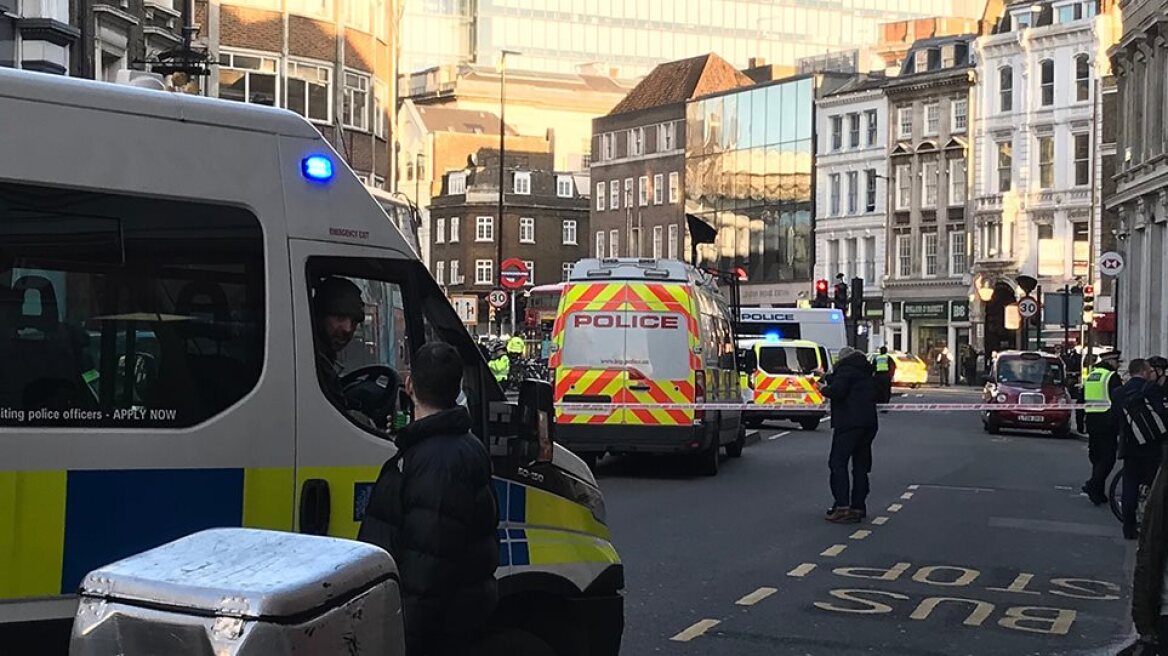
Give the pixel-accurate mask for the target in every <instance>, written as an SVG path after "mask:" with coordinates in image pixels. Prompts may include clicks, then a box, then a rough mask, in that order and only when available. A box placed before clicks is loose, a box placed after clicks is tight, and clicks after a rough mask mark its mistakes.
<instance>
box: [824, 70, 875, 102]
mask: <svg viewBox="0 0 1168 656" xmlns="http://www.w3.org/2000/svg"><path fill="white" fill-rule="evenodd" d="M887 83H888V78H887V77H885V76H884V75H857V76H856V77H854V78H852V79H850V80H848V81H847V82H845V83H844V84H843V86H841V87H839V88H838V89H835V90H834V91H831V92H830V93H825V94H823V95H824V97H825V98H830V97H832V96H842V95H845V94H849V93H859V92H861V91H871V90H874V89H880V88H882V87H883V86H884V85H885V84H887Z"/></svg>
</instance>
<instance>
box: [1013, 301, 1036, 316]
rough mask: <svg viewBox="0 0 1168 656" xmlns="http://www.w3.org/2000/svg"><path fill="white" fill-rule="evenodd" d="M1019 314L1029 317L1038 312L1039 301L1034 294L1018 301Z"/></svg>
mask: <svg viewBox="0 0 1168 656" xmlns="http://www.w3.org/2000/svg"><path fill="white" fill-rule="evenodd" d="M1018 314H1020V315H1022V316H1023V317H1026V318H1027V319H1029V318H1030V317H1033V316H1034V315H1036V314H1038V301H1037V300H1036V299H1035V298H1034V297H1033V296H1023V297H1022V300H1020V301H1018Z"/></svg>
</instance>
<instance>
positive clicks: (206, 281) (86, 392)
mask: <svg viewBox="0 0 1168 656" xmlns="http://www.w3.org/2000/svg"><path fill="white" fill-rule="evenodd" d="M0 116H3V117H4V118H3V120H0V152H3V153H5V156H4V157H0V651H5V652H7V651H8V650H10V649H12V650H15V651H14V652H13V653H37V654H46V653H54V652H57V651H61V650H63V645H64V642H65V641H66V640H67V637H68V627H69V622H70V618H71V617H72V616H73V614H74V612H75V610H76V604H77V601H76V596H75V592H76V590H77V586H78V583H79V582H80V581H81V579H82V577H83V576H84V575H85V574H86V573H87V572H89V571H91V570H93V569H96V568H98V567H100V566H102V565H104V564H106V563H110V562H113V561H115V560H118V559H121V558H123V557H126V556H129V555H131V554H134V553H138V552H141V551H144V550H146V549H149V548H151V547H154V546H157V545H160V544H163V543H165V542H168V541H170V540H173V539H175V538H178V537H180V536H183V535H187V534H190V533H193V532H196V531H199V530H202V529H205V528H210V527H222V526H249V527H258V528H267V529H276V530H286V531H300V532H305V533H314V534H327V535H333V536H340V537H349V538H352V537H355V536H356V534H357V529H358V527H359V525H360V522H361V519H362V517H363V513H364V505H365V503H366V501H367V500H368V497H369V494H370V492H371V490H372V485H373V482H374V481H375V480H376V477H377V474H378V471H379V469H380V467H381V465H382V463H384V462H385V461H386V460H387V459H389V458H390V457H392V456H393V454H394V451H395V449H394V446H393V443H392V441H391V440H389V439H387V434H388V432H389V431H390V430H391V429H392V427H393V424H394V419H395V418H400V417H402V413H403V412H405V411H406V408H405V406H404V404H403V403H402V402H401V401H400V398H401V397H400V395H399V393H398V389H397V387H398V383H399V382H400V381H401V380H403V379H404V376H405V374H406V373H408V371H409V366H410V359H411V354H413V353H414V352H416V350H417V348H418V347H419V346H420V345H421V344H423V343H425V342H427V341H430V340H441V341H445V342H448V343H450V344H452V345H454V346H456V347H457V348H458V349H459V351H460V352H461V353H462V355H463V357H464V359H465V360H466V362H467V363H468V365H467V370H466V372H465V374H464V380H463V382H464V390H463V391H464V394H463V396H464V400H465V404H466V406H467V408H468V409H469V410H470V411H471V414H472V416H473V417H474V418H475V421H476V425H475V429H474V431H475V433H476V434H477V435H479V436H480V437H481V438H482V439H483V440H484V441H485V443H487V444H488V446H489V448H490V450H491V453H492V457H493V459H494V461H495V472H496V480H495V491H496V495H497V499H498V507H499V515H500V529H499V540H500V546H501V549H500V554H501V556H500V562H499V568H498V570H497V577H498V579H499V583H500V586H499V587H500V606H499V609H498V613H497V617H496V618H495V622H494V624H495V625H496V626H497V627H498V628H499V629H500V632H502V633H504V634H506V635H513V636H515V640H516V643H515V644H516V645H520V644H522V645H525V646H526V647H524V648H523V649H519V648H518V647H517V648H516V649H515V650H513V651H512V652H511V653H515V654H528V653H531V654H556V655H558V656H567V655H570V654H571V655H575V654H580V655H592V654H597V655H610V654H616V653H618V651H619V646H620V638H621V632H622V627H623V601H622V599H623V597H622V595H623V587H624V581H623V569H622V565H621V560H620V557H619V556H618V555H617V552H616V550H615V548H614V547H613V544H612V541H611V538H610V536H609V530H608V528H607V526H606V518H605V509H604V500H603V497H602V496H601V494H600V491H599V489H598V487H597V485H596V481H595V479H594V478H593V476H592V474H591V473H590V472H589V470H588V468H587V467H585V466H584V464H583V463H582V462H581V461H580V460H579V459H578V458H576V457H575V456H573V455H572V454H571V453H569V452H568V451H566V450H565V449H563V448H561V447H559V446H558V445H555V444H554V443H553V441H550V440H547V439H544V440H540V439H538V436H537V437H536V438H533V437H531V436H530V435H528V434H527V433H529V432H530V431H525V430H523V427H524V426H525V425H526V424H523V423H522V422H515V421H513V416H512V415H513V414H515V413H514V409H515V405H514V404H512V403H508V402H507V401H506V399H505V397H504V396H503V394H502V392H501V390H500V389H499V387H498V385H496V384H495V382H494V380H493V378H492V377H491V376H490V374H489V372H488V370H487V368H486V363H485V362H484V361H483V358H482V356H481V355H480V354H479V351H478V349H477V348H476V347H475V345H474V343H473V342H472V341H471V338H470V337H469V335H468V334H467V332H466V330H465V328H464V327H463V324H462V322H461V321H460V320H459V317H458V315H457V314H456V313H455V311H454V309H453V308H452V307H451V306H450V304H449V303H448V302H447V300H446V298H445V296H444V295H443V293H442V291H441V289H440V288H439V287H438V285H437V284H436V283H435V281H434V280H433V278H432V277H431V276H430V274H429V273H428V272H427V271H426V269H425V267H424V265H423V264H422V263H421V262H420V261H419V259H418V258H417V256H416V254H415V252H414V250H413V249H412V248H411V247H410V245H409V244H408V243H407V240H406V239H405V238H404V237H403V235H402V233H401V231H399V229H398V228H397V227H396V226H394V225H393V224H392V223H390V221H389V220H388V219H387V216H386V212H385V211H384V210H383V209H382V207H381V206H380V205H379V204H378V202H377V201H376V200H375V199H374V198H373V197H372V196H371V195H370V193H369V192H368V191H367V190H366V189H365V188H364V187H363V186H362V185H361V183H360V181H359V180H358V179H357V177H356V176H355V175H354V174H353V173H352V172H351V171H349V170H348V169H347V168H346V166H345V165H344V163H343V161H342V160H341V158H340V157H339V156H338V154H337V153H336V152H335V151H334V150H333V149H332V148H331V147H330V145H329V144H328V143H327V142H326V141H325V140H324V139H323V138H322V136H321V134H320V133H319V132H318V131H317V129H316V128H314V127H313V126H312V125H310V124H309V123H308V122H306V121H305V120H304V119H302V118H301V117H299V116H296V115H295V114H292V113H291V112H287V111H283V110H279V109H273V108H267V107H260V106H255V105H247V104H243V103H231V102H226V101H219V100H213V99H207V98H200V97H192V96H185V95H181V94H170V93H165V92H162V91H158V90H151V89H139V88H132V87H129V86H122V85H113V84H103V83H95V82H90V81H84V80H76V79H71V78H59V77H56V76H50V75H41V74H35V73H26V72H21V71H11V70H3V69H0ZM337 278H341V279H344V280H347V281H349V282H350V283H352V284H353V285H354V286H356V287H357V288H358V289H359V290H360V293H361V297H362V303H363V314H364V316H359V317H354V322H353V325H352V326H351V330H352V334H351V338H352V339H351V341H348V342H347V343H346V344H345V345H344V346H343V348H339V349H337V350H336V351H335V352H332V351H329V350H328V349H329V348H330V346H329V344H328V343H327V342H328V334H326V332H325V331H324V330H323V329H322V328H321V321H320V314H319V308H318V307H316V306H317V304H318V302H319V299H318V298H317V297H315V296H314V294H316V290H317V288H318V286H319V285H321V284H322V281H325V280H335V279H337ZM322 352H324V353H326V354H327V357H325V358H324V362H325V366H323V367H322V359H321V354H322ZM337 391H339V394H335V393H333V392H337ZM521 407H522V406H521ZM537 432H538V431H537ZM20 645H27V646H28V647H27V648H23V649H20V648H18V647H19V646H20Z"/></svg>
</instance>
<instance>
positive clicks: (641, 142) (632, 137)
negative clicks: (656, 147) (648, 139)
mask: <svg viewBox="0 0 1168 656" xmlns="http://www.w3.org/2000/svg"><path fill="white" fill-rule="evenodd" d="M628 154H629V157H638V156H640V155H644V154H645V128H633V129H631V130H629V148H628Z"/></svg>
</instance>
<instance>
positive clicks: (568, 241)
mask: <svg viewBox="0 0 1168 656" xmlns="http://www.w3.org/2000/svg"><path fill="white" fill-rule="evenodd" d="M561 237H562V238H563V244H564V245H565V246H575V245H576V221H575V219H564V222H563V224H562V227H561Z"/></svg>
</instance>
